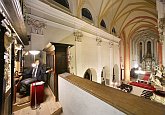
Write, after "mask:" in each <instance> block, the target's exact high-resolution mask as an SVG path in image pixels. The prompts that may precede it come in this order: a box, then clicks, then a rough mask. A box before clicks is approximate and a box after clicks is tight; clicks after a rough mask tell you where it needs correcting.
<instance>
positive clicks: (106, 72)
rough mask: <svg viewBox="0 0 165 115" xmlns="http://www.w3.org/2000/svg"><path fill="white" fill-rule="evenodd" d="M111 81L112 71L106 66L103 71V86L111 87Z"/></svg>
mask: <svg viewBox="0 0 165 115" xmlns="http://www.w3.org/2000/svg"><path fill="white" fill-rule="evenodd" d="M109 79H110V70H109V67H108V66H104V67H103V69H102V71H101V84H103V85H109Z"/></svg>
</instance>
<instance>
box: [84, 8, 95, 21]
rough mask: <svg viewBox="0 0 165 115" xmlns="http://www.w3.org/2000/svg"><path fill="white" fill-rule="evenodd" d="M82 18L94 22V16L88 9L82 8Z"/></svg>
mask: <svg viewBox="0 0 165 115" xmlns="http://www.w3.org/2000/svg"><path fill="white" fill-rule="evenodd" d="M82 16H83V17H85V18H87V19H89V20H91V21H93V18H92V15H91V13H90V11H89V10H88V9H87V8H82Z"/></svg>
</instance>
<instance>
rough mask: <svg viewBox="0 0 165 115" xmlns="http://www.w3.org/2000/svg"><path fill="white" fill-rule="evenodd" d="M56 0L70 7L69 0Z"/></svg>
mask: <svg viewBox="0 0 165 115" xmlns="http://www.w3.org/2000/svg"><path fill="white" fill-rule="evenodd" d="M54 1H55V2H57V3H59V4H61V5H62V6H64V7H66V8H68V9H69V3H68V0H54Z"/></svg>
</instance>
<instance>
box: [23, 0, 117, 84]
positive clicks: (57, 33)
mask: <svg viewBox="0 0 165 115" xmlns="http://www.w3.org/2000/svg"><path fill="white" fill-rule="evenodd" d="M26 2H27V6H28V7H30V9H31V13H30V14H28V15H29V16H30V17H31V18H33V19H36V20H40V21H42V22H44V23H45V24H46V28H44V29H43V35H42V40H41V39H40V38H38V42H34V44H33V46H32V47H34V46H35V47H36V46H37V48H40V49H41V50H42V49H43V47H42V46H46V45H47V44H48V43H49V42H61V43H66V44H73V45H74V46H73V47H72V48H71V49H70V51H71V73H74V74H75V75H78V76H81V77H83V76H84V73H85V71H86V70H87V69H88V68H92V69H94V70H95V71H96V73H97V78H96V79H94V81H97V82H99V83H100V82H101V71H102V69H103V67H104V66H107V67H108V68H109V69H110V70H109V71H110V73H108V76H110V77H112V70H113V66H114V64H117V65H118V66H119V65H120V63H119V61H120V60H119V48H118V47H115V45H113V48H112V49H111V50H110V47H109V42H119V38H116V37H114V36H112V35H111V34H109V33H106V32H104V31H102V30H100V29H98V28H96V27H94V26H91V25H90V24H88V23H86V22H84V21H82V20H80V19H78V18H75V17H73V16H71V15H68V14H65V13H64V12H61V11H58V10H57V9H54V8H52V7H49V6H48V5H46V4H44V3H42V2H40V1H38V0H36V1H32V0H30V1H26ZM72 5H73V4H72ZM72 7H74V5H73V6H72ZM50 11H51V12H50ZM73 12H74V11H73ZM74 13H75V12H74ZM77 30H78V31H81V32H82V33H83V37H82V38H81V39H82V42H77V41H75V36H74V35H73V32H75V31H77ZM29 33H30V32H29ZM32 37H33V36H32ZM97 37H100V38H101V39H102V43H101V46H98V45H97V42H96V38H97ZM32 39H33V38H32ZM40 42H42V45H38V43H40ZM116 48H117V49H116ZM114 54H115V55H114ZM114 57H115V58H114ZM119 67H120V66H119ZM110 79H111V78H110Z"/></svg>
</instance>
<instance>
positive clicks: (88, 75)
mask: <svg viewBox="0 0 165 115" xmlns="http://www.w3.org/2000/svg"><path fill="white" fill-rule="evenodd" d="M84 78H85V79H88V80H91V81H95V82H97V73H96V70H95V69H93V68H88V69H87V70H86V71H85V73H84Z"/></svg>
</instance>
